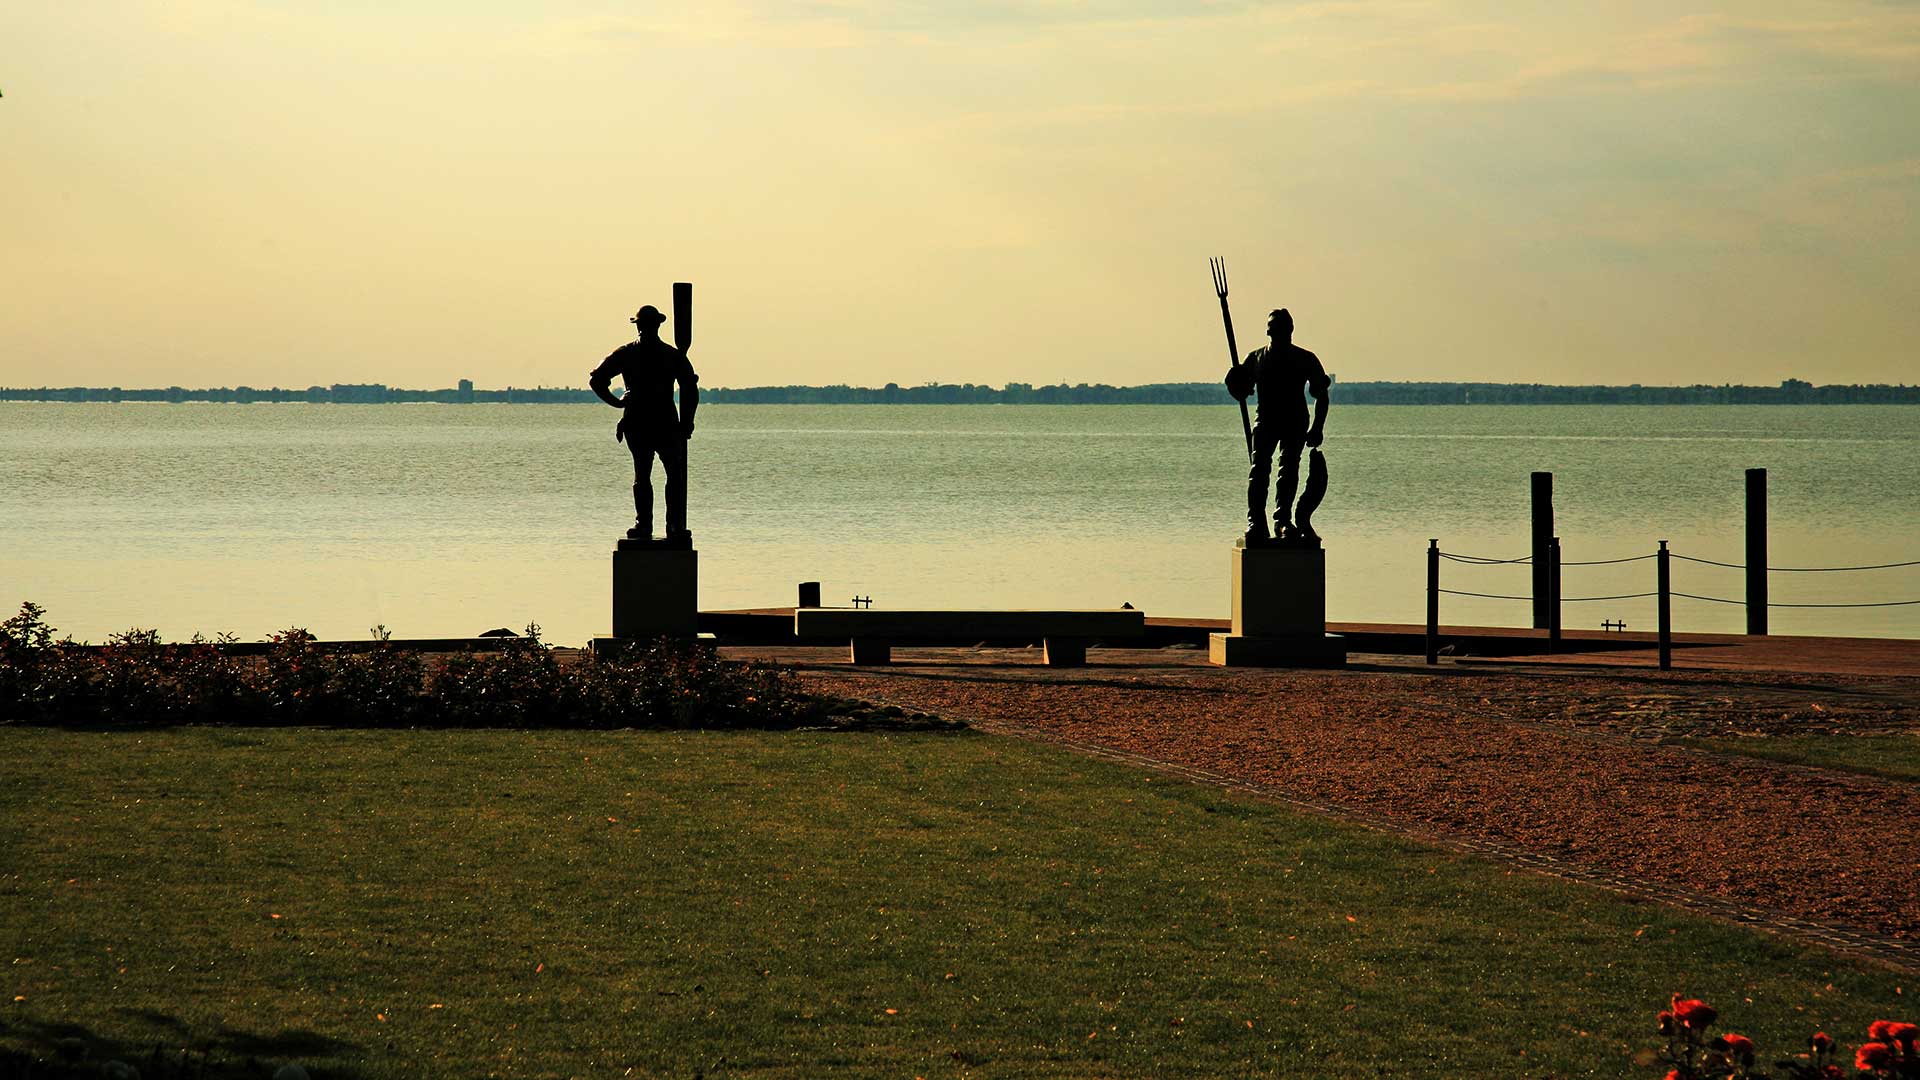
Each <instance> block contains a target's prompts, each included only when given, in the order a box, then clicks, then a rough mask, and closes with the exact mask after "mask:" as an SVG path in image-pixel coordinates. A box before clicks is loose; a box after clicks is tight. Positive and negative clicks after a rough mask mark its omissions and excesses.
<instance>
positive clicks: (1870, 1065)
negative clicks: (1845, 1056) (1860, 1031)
mask: <svg viewBox="0 0 1920 1080" xmlns="http://www.w3.org/2000/svg"><path fill="white" fill-rule="evenodd" d="M1892 1060H1893V1051H1892V1050H1889V1049H1888V1048H1887V1044H1886V1043H1879V1042H1869V1043H1861V1044H1860V1049H1858V1050H1856V1051H1854V1053H1853V1067H1854V1068H1856V1069H1884V1068H1886V1067H1887V1063H1888V1062H1890V1061H1892Z"/></svg>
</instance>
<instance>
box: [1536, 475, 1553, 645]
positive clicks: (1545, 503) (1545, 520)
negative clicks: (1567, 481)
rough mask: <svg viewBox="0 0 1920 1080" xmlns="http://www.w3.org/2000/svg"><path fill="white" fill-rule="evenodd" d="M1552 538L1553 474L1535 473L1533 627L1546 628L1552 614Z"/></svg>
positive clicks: (1537, 628)
mask: <svg viewBox="0 0 1920 1080" xmlns="http://www.w3.org/2000/svg"><path fill="white" fill-rule="evenodd" d="M1552 540H1553V474H1552V473H1550V472H1537V473H1534V474H1533V547H1532V555H1533V628H1534V629H1535V630H1544V629H1546V627H1547V624H1548V622H1549V621H1550V620H1551V619H1552V616H1551V615H1550V614H1549V613H1548V612H1547V604H1548V600H1547V588H1548V585H1549V582H1548V581H1547V577H1548V575H1549V574H1550V573H1551V570H1549V568H1548V567H1547V545H1548V544H1549V543H1550V542H1552Z"/></svg>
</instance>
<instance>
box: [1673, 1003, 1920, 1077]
mask: <svg viewBox="0 0 1920 1080" xmlns="http://www.w3.org/2000/svg"><path fill="white" fill-rule="evenodd" d="M1719 1015H1720V1014H1719V1013H1718V1012H1716V1011H1715V1010H1714V1008H1713V1007H1712V1006H1711V1005H1708V1004H1707V1003H1706V1002H1704V1001H1701V1000H1699V999H1698V998H1682V997H1681V996H1680V995H1678V994H1675V995H1673V998H1672V1002H1671V1004H1670V1005H1669V1007H1668V1008H1666V1009H1662V1010H1661V1011H1660V1014H1659V1016H1658V1018H1657V1020H1656V1026H1657V1028H1658V1030H1659V1032H1660V1034H1661V1036H1663V1037H1664V1038H1665V1039H1666V1045H1665V1046H1663V1047H1661V1048H1660V1050H1659V1051H1658V1053H1657V1054H1656V1055H1655V1057H1654V1060H1656V1061H1657V1062H1658V1063H1659V1065H1660V1066H1663V1067H1665V1068H1666V1069H1667V1076H1666V1080H1708V1078H1713V1080H1771V1078H1772V1077H1773V1076H1774V1075H1776V1074H1773V1073H1767V1072H1760V1071H1756V1069H1755V1060H1756V1057H1757V1048H1756V1047H1755V1045H1754V1042H1753V1040H1752V1039H1750V1038H1748V1037H1746V1036H1745V1035H1737V1034H1727V1035H1718V1036H1714V1037H1712V1038H1709V1037H1707V1034H1706V1029H1707V1028H1709V1027H1711V1026H1712V1025H1713V1023H1714V1021H1716V1020H1718V1019H1719ZM1916 1043H1920V1025H1915V1024H1911V1023H1906V1022H1900V1021H1893V1020H1876V1021H1874V1022H1873V1023H1872V1024H1871V1025H1869V1026H1868V1028H1867V1041H1865V1042H1863V1043H1861V1044H1860V1046H1859V1048H1858V1049H1857V1050H1855V1052H1854V1056H1853V1073H1852V1076H1854V1077H1874V1078H1876V1080H1878V1078H1883V1077H1884V1078H1895V1080H1920V1048H1916ZM1807 1051H1808V1052H1807V1054H1806V1055H1805V1056H1804V1057H1800V1058H1787V1059H1782V1060H1779V1061H1776V1062H1774V1068H1776V1069H1778V1070H1779V1072H1778V1074H1777V1075H1778V1076H1780V1077H1782V1078H1784V1080H1846V1078H1847V1077H1848V1075H1849V1074H1848V1072H1847V1071H1846V1070H1845V1069H1844V1068H1842V1066H1841V1065H1840V1061H1841V1060H1842V1059H1843V1056H1844V1055H1843V1052H1842V1051H1841V1048H1840V1045H1839V1044H1838V1043H1836V1042H1835V1041H1834V1039H1833V1037H1832V1036H1831V1035H1828V1034H1827V1033H1826V1032H1824V1031H1816V1032H1814V1034H1813V1037H1812V1038H1810V1039H1808V1040H1807Z"/></svg>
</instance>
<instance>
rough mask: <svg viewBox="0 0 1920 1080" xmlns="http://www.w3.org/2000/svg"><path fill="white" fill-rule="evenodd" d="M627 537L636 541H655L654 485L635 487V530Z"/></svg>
mask: <svg viewBox="0 0 1920 1080" xmlns="http://www.w3.org/2000/svg"><path fill="white" fill-rule="evenodd" d="M627 536H628V537H629V538H631V539H634V540H651V539H653V485H652V484H650V483H649V484H635V485H633V528H631V529H628V530H627Z"/></svg>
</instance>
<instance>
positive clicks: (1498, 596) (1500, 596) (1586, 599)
mask: <svg viewBox="0 0 1920 1080" xmlns="http://www.w3.org/2000/svg"><path fill="white" fill-rule="evenodd" d="M1562 565H1565V564H1562ZM1440 591H1441V592H1443V593H1451V594H1452V595H1454V596H1482V597H1485V598H1487V599H1488V600H1531V599H1533V597H1531V596H1509V595H1507V594H1505V593H1490V592H1464V591H1462V590H1460V589H1441V590H1440ZM1658 595H1660V594H1659V593H1657V592H1636V593H1621V594H1620V595H1618V596H1563V597H1561V598H1560V602H1561V603H1563V604H1585V603H1590V602H1592V601H1595V600H1639V599H1641V598H1642V597H1647V596H1658ZM1673 595H1675V596H1679V595H1680V594H1679V593H1674V594H1673ZM1730 602H1731V601H1730ZM1916 602H1920V601H1916Z"/></svg>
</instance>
